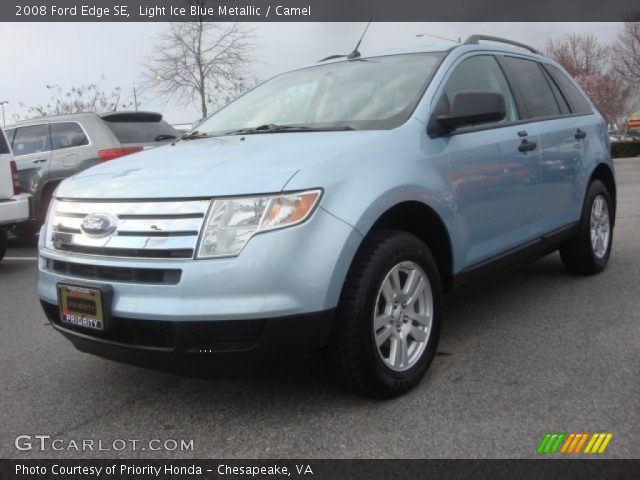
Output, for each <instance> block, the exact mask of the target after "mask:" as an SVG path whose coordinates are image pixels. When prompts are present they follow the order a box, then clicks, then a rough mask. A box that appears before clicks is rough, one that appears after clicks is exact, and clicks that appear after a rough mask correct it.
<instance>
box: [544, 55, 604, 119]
mask: <svg viewBox="0 0 640 480" xmlns="http://www.w3.org/2000/svg"><path fill="white" fill-rule="evenodd" d="M545 68H546V69H547V70H548V71H549V73H550V74H551V76H552V77H553V79H554V80H555V81H556V82H557V83H558V85H560V88H561V89H562V91H563V92H564V94H565V95H566V97H567V100H569V103H570V104H571V108H572V109H573V113H580V114H587V113H593V110H592V109H591V105H589V102H587V99H586V98H584V95H583V94H582V92H581V91H580V90H578V88H577V87H576V86H575V85H574V84H573V82H572V81H571V80H569V78H567V76H566V75H565V74H564V73H562V71H560V69H559V68H557V67H554V66H553V65H545Z"/></svg>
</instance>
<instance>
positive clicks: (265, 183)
mask: <svg viewBox="0 0 640 480" xmlns="http://www.w3.org/2000/svg"><path fill="white" fill-rule="evenodd" d="M384 133H388V132H385V131H346V132H290V133H271V134H264V133H263V134H255V135H245V136H237V135H233V136H224V137H214V138H205V139H200V140H189V141H180V142H177V143H175V144H174V145H167V146H163V147H159V148H154V149H151V150H148V151H144V152H140V153H136V154H134V155H131V156H127V157H123V158H119V159H116V160H112V161H110V162H107V163H103V164H101V165H97V166H95V167H93V168H90V169H88V170H85V171H83V172H81V173H79V174H77V175H74V176H73V177H71V178H69V179H67V180H65V181H64V182H63V183H62V184H61V185H60V187H59V189H58V191H57V193H56V196H58V197H61V198H93V199H100V198H110V199H115V198H185V197H191V198H194V197H211V196H223V195H246V194H254V193H269V192H278V191H280V190H282V189H283V188H284V186H285V185H286V183H287V182H288V180H289V179H290V178H291V177H292V176H293V175H295V174H296V172H298V171H299V170H301V169H302V168H304V166H305V165H308V164H310V163H315V162H318V161H322V160H323V159H326V158H330V157H332V156H334V155H338V154H340V153H344V152H345V151H348V150H350V149H353V148H355V147H356V146H357V145H359V144H362V143H364V142H369V141H371V140H373V139H374V138H376V137H378V136H380V135H383V134H384ZM313 186H321V185H313Z"/></svg>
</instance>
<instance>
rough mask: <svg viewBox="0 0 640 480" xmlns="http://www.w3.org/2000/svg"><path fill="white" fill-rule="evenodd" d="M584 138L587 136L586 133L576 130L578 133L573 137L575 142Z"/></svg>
mask: <svg viewBox="0 0 640 480" xmlns="http://www.w3.org/2000/svg"><path fill="white" fill-rule="evenodd" d="M586 136H587V132H585V131H584V130H580V129H578V131H577V132H576V134H575V135H574V137H576V140H582V139H583V138H584V137H586Z"/></svg>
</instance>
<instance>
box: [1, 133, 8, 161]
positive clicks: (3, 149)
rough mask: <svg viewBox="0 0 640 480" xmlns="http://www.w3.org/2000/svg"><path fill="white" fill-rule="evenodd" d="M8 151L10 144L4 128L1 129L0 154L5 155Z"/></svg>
mask: <svg viewBox="0 0 640 480" xmlns="http://www.w3.org/2000/svg"><path fill="white" fill-rule="evenodd" d="M6 153H9V144H8V143H7V141H6V140H5V138H4V135H3V134H2V130H0V155H4V154H6Z"/></svg>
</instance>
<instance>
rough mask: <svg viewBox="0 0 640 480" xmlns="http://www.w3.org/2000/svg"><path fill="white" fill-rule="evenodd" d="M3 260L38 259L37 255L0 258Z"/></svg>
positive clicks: (29, 260) (25, 260)
mask: <svg viewBox="0 0 640 480" xmlns="http://www.w3.org/2000/svg"><path fill="white" fill-rule="evenodd" d="M2 260H3V261H4V260H17V261H24V262H33V261H35V260H38V257H4V258H3V259H2Z"/></svg>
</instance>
